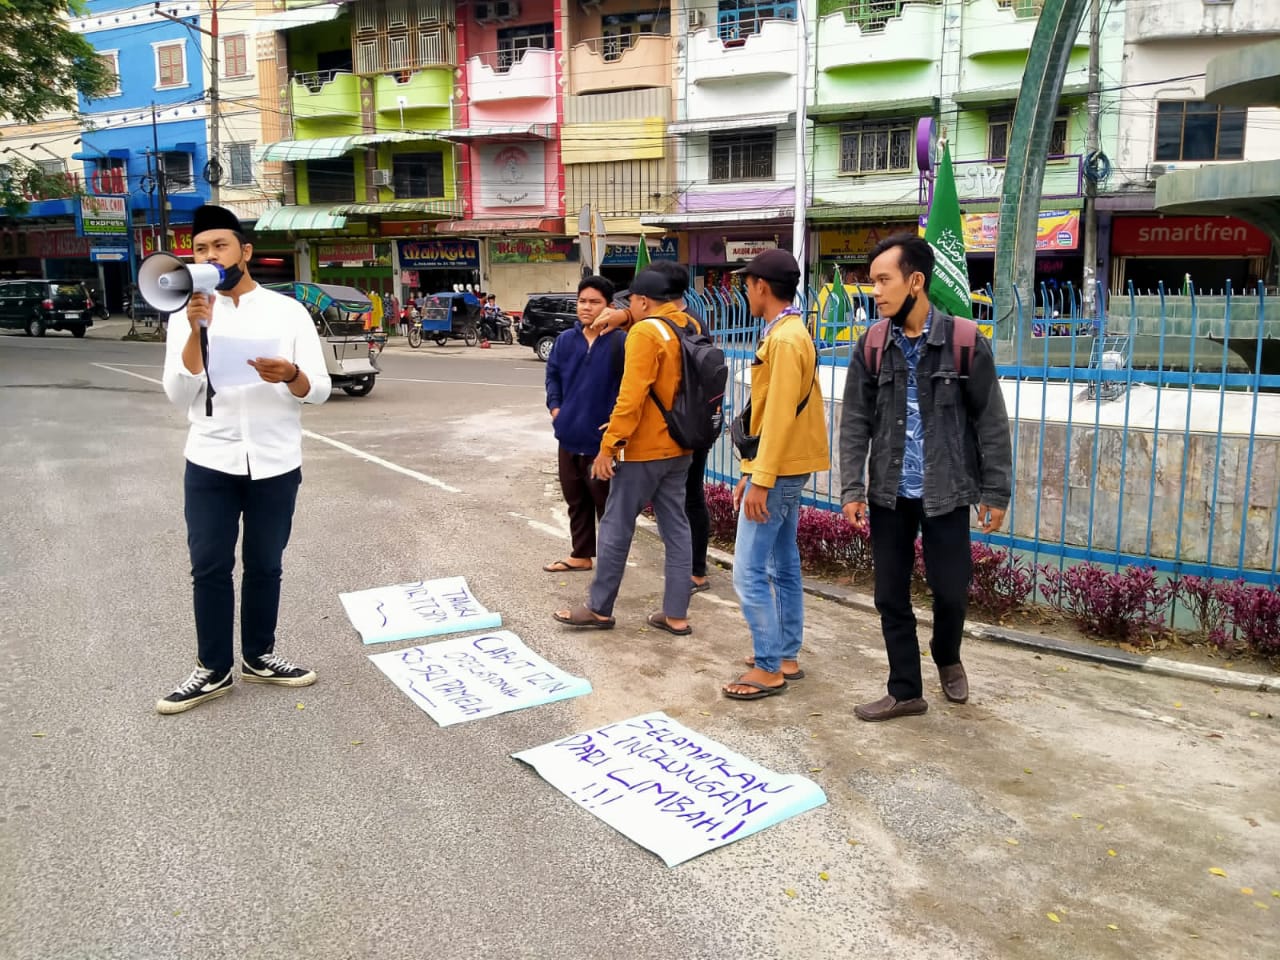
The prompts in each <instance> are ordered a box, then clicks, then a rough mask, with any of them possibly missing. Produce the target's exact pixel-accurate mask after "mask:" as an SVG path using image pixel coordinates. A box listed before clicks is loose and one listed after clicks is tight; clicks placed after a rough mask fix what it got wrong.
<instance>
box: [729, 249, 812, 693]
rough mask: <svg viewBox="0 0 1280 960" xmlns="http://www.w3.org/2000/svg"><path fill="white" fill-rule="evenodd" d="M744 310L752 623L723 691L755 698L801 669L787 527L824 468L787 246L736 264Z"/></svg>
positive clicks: (739, 555) (736, 582)
mask: <svg viewBox="0 0 1280 960" xmlns="http://www.w3.org/2000/svg"><path fill="white" fill-rule="evenodd" d="M739 273H741V274H742V277H743V282H744V284H745V286H746V292H747V300H748V302H749V303H750V306H751V315H752V316H754V317H760V318H761V319H762V320H763V321H764V329H763V330H762V331H761V335H760V345H759V347H758V348H757V350H756V359H755V363H754V364H752V367H751V422H750V429H749V431H748V433H749V435H750V436H751V437H756V438H758V445H757V447H756V450H755V453H754V455H752V456H750V457H749V458H748V457H745V456H744V459H743V461H742V479H741V480H739V481H738V485H737V487H735V488H734V491H733V500H734V506H735V508H736V509H739V511H740V512H739V514H738V537H737V542H736V543H735V545H734V551H733V553H734V562H733V586H734V589H735V590H736V591H737V592H738V599H739V601H740V602H741V603H742V615H743V616H744V617H745V618H746V620H747V625H748V626H749V627H750V628H751V642H752V646H753V648H754V656H752V657H750V658H748V660H747V665H748V666H749V667H750V668H751V669H749V670H748V671H747V672H746V673H744V674H743V675H742V676H740V677H739V678H738V679H737V680H735V681H733V682H732V683H728V684H725V686H724V693H725V696H727V697H731V698H733V699H735V700H759V699H761V698H762V697H770V696H773V695H774V694H778V693H781V692H782V691H783V690H785V689H786V688H787V682H788V681H789V680H800V679H802V678H803V677H804V671H803V670H801V669H800V665H799V663H798V662H797V659H796V658H797V657H798V656H799V655H800V644H801V642H802V641H803V639H804V587H803V583H802V581H801V574H800V549H799V547H798V546H797V545H796V528H797V523H798V520H799V517H800V494H801V492H802V491H803V490H804V486H805V484H806V483H807V482H808V481H809V476H810V475H811V474H812V473H814V472H815V471H820V470H826V469H828V468H829V467H830V465H831V458H830V450H829V447H828V445H827V423H826V416H825V414H824V412H823V403H822V388H821V387H820V386H819V384H818V353H817V350H816V349H815V348H814V345H813V338H812V337H810V336H809V330H808V328H807V327H806V326H805V322H804V317H803V316H802V315H801V313H800V311H799V310H797V309H796V307H795V306H794V305H793V301H794V300H795V295H796V289H797V288H798V286H799V284H800V267H799V265H798V264H797V263H796V260H795V257H793V256H792V255H791V254H790V253H788V252H787V251H786V250H767V251H765V252H764V253H762V254H760V256H758V257H756V258H755V259H754V260H752V261H751V262H750V263H748V264H747V265H746V266H745V267H744V268H743V269H742V270H740V271H739Z"/></svg>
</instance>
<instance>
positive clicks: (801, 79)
mask: <svg viewBox="0 0 1280 960" xmlns="http://www.w3.org/2000/svg"><path fill="white" fill-rule="evenodd" d="M796 32H797V33H798V34H799V42H798V43H797V44H796V157H795V165H796V169H795V215H794V217H793V219H792V234H791V252H792V254H794V255H795V258H796V263H798V264H799V265H800V278H801V279H800V291H801V294H802V295H803V293H804V288H805V279H804V278H805V274H806V272H807V271H806V270H805V258H806V256H805V249H804V246H805V237H806V234H807V231H806V228H805V210H806V208H807V206H808V198H807V196H806V193H807V191H806V189H805V188H806V186H807V182H806V180H805V149H804V148H805V142H804V128H805V109H806V107H807V105H808V93H809V90H808V84H809V29H808V26H807V23H806V19H805V10H804V2H803V0H800V2H798V3H797V4H796Z"/></svg>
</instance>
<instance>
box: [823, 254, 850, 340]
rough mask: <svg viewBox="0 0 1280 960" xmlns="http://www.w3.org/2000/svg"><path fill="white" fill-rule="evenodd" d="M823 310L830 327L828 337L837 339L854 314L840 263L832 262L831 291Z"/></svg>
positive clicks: (846, 327)
mask: <svg viewBox="0 0 1280 960" xmlns="http://www.w3.org/2000/svg"><path fill="white" fill-rule="evenodd" d="M823 312H824V313H825V314H826V316H825V317H823V319H824V320H825V321H826V324H827V326H828V328H829V329H828V330H827V331H826V333H827V339H830V340H835V339H837V338H838V337H839V336H840V333H841V331H843V330H847V329H848V324H849V318H850V317H852V316H853V304H852V303H851V302H850V300H849V291H848V290H846V289H845V288H844V274H843V272H842V271H841V270H840V265H839V264H832V279H831V292H830V293H829V294H828V295H827V303H826V309H825V310H824V311H823Z"/></svg>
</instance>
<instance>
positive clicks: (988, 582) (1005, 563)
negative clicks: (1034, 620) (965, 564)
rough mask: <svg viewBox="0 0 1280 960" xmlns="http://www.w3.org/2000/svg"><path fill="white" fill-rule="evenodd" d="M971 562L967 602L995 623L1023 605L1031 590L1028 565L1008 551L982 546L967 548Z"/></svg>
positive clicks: (1033, 580) (1031, 583) (1032, 589)
mask: <svg viewBox="0 0 1280 960" xmlns="http://www.w3.org/2000/svg"><path fill="white" fill-rule="evenodd" d="M969 555H970V556H971V557H972V558H973V579H972V580H970V581H969V602H970V603H971V604H973V606H975V607H977V608H978V609H979V610H981V611H982V612H983V613H987V614H990V615H991V616H994V617H996V618H997V619H998V618H1000V617H1003V616H1006V615H1007V614H1009V613H1011V612H1013V611H1014V610H1016V609H1017V608H1018V607H1020V606H1022V605H1023V604H1024V603H1026V602H1027V599H1028V598H1029V597H1030V596H1031V595H1032V593H1033V592H1034V590H1035V576H1034V574H1033V572H1032V569H1031V564H1029V563H1027V562H1026V561H1025V560H1023V559H1021V558H1019V557H1017V556H1014V555H1013V554H1012V553H1010V552H1009V551H1008V550H997V549H995V548H993V547H990V546H988V545H987V544H985V543H976V542H975V543H971V544H969Z"/></svg>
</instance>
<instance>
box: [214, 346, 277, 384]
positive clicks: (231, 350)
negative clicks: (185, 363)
mask: <svg viewBox="0 0 1280 960" xmlns="http://www.w3.org/2000/svg"><path fill="white" fill-rule="evenodd" d="M279 355H280V341H279V340H250V339H247V338H244V337H210V338H209V382H210V383H212V384H213V389H215V390H221V389H222V388H223V387H249V386H253V385H254V384H255V383H262V378H261V377H260V376H258V371H257V370H255V369H253V367H251V366H249V361H250V360H257V359H258V358H259V357H268V358H270V357H277V356H279Z"/></svg>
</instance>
